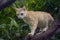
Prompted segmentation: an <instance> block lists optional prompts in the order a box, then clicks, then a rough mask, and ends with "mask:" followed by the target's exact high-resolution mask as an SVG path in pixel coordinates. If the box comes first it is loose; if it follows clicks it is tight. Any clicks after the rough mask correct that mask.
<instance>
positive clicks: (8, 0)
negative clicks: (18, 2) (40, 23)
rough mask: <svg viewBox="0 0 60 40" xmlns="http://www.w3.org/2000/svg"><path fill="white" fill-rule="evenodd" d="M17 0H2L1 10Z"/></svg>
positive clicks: (0, 3)
mask: <svg viewBox="0 0 60 40" xmlns="http://www.w3.org/2000/svg"><path fill="white" fill-rule="evenodd" d="M14 1H15V0H0V10H2V9H4V8H5V7H7V6H9V5H11V4H12V3H13V2H14Z"/></svg>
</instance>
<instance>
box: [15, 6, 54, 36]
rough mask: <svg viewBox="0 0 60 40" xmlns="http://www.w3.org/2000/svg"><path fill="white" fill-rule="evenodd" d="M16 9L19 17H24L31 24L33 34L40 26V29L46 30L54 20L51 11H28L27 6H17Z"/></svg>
mask: <svg viewBox="0 0 60 40" xmlns="http://www.w3.org/2000/svg"><path fill="white" fill-rule="evenodd" d="M15 11H16V15H17V17H18V18H19V19H20V18H21V19H23V20H24V21H25V22H26V23H28V24H29V25H30V26H31V32H30V33H29V34H31V35H34V33H35V30H36V28H37V27H39V28H40V31H46V30H47V29H48V28H49V26H50V25H51V23H52V22H53V21H54V19H53V17H52V16H51V15H50V14H49V13H47V12H41V11H27V10H26V8H25V6H23V7H22V8H15Z"/></svg>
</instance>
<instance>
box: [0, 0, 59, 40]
mask: <svg viewBox="0 0 60 40" xmlns="http://www.w3.org/2000/svg"><path fill="white" fill-rule="evenodd" d="M22 5H25V6H26V9H27V10H34V11H46V12H49V13H51V15H52V16H53V17H54V18H55V17H56V15H57V10H56V9H57V8H58V7H59V6H60V0H16V1H15V3H13V4H12V5H11V6H10V7H7V8H5V9H4V10H1V11H0V39H1V40H23V39H24V37H25V36H26V35H27V34H28V32H30V28H29V25H28V24H26V23H25V22H24V21H23V20H22V19H19V20H18V19H17V18H16V14H15V13H16V12H15V10H14V8H15V7H17V8H20V7H22ZM59 37H60V36H55V35H54V37H52V38H51V39H50V40H55V39H56V40H59Z"/></svg>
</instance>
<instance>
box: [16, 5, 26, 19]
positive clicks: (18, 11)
mask: <svg viewBox="0 0 60 40" xmlns="http://www.w3.org/2000/svg"><path fill="white" fill-rule="evenodd" d="M15 11H16V16H17V17H18V18H19V19H20V18H21V19H23V18H25V17H26V13H27V11H26V7H25V6H23V7H22V8H15Z"/></svg>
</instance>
